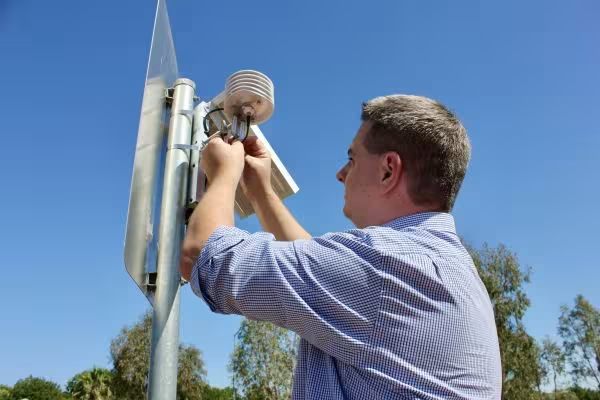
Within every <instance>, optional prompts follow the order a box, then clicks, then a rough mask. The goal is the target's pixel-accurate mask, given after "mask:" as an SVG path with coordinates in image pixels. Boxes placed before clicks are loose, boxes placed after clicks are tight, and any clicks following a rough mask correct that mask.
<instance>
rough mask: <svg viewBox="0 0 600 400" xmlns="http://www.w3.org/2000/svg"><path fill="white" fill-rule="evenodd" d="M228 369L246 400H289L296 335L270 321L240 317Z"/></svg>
mask: <svg viewBox="0 0 600 400" xmlns="http://www.w3.org/2000/svg"><path fill="white" fill-rule="evenodd" d="M236 337H237V339H238V342H237V343H236V345H235V347H234V350H233V353H232V355H231V361H230V364H229V369H230V371H232V373H233V377H234V389H239V390H240V392H242V393H244V395H245V397H246V399H248V400H259V399H260V400H271V399H290V398H291V393H292V375H293V372H294V367H295V362H296V347H297V340H296V336H295V335H294V334H292V333H291V332H290V331H288V330H286V329H283V328H280V327H278V326H275V325H273V324H272V323H269V322H259V321H252V320H249V319H244V320H242V323H241V326H240V329H239V331H238V333H237V335H236Z"/></svg>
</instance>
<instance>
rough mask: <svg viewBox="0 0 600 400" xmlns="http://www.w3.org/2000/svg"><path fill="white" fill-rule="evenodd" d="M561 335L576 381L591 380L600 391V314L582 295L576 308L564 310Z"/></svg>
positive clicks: (559, 329) (560, 327)
mask: <svg viewBox="0 0 600 400" xmlns="http://www.w3.org/2000/svg"><path fill="white" fill-rule="evenodd" d="M558 333H559V334H560V336H561V337H562V339H563V345H564V348H565V352H566V354H567V359H568V360H569V364H570V366H571V372H572V373H573V375H574V377H575V380H576V381H577V382H579V381H585V380H589V379H591V380H593V381H595V383H596V384H597V385H598V388H599V389H600V311H599V310H598V309H597V308H595V307H594V306H593V305H592V304H591V303H590V302H589V301H587V300H586V299H585V298H584V297H583V296H581V295H578V296H577V297H576V298H575V306H574V307H573V308H569V307H568V306H566V305H563V306H562V307H561V315H560V317H559V320H558Z"/></svg>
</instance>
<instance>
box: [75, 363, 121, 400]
mask: <svg viewBox="0 0 600 400" xmlns="http://www.w3.org/2000/svg"><path fill="white" fill-rule="evenodd" d="M112 377H113V375H112V372H111V371H109V370H107V369H104V368H93V369H91V370H87V371H83V372H81V373H79V374H77V375H75V376H74V377H73V378H71V379H70V380H69V382H68V383H67V393H68V394H70V395H71V397H72V398H73V400H110V399H112V398H113V393H112Z"/></svg>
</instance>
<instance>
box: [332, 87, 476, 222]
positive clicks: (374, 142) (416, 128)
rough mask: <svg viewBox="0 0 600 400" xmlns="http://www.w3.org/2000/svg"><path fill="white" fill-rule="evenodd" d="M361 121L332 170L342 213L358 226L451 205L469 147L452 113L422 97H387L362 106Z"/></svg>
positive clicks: (469, 151)
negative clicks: (341, 188) (341, 190)
mask: <svg viewBox="0 0 600 400" xmlns="http://www.w3.org/2000/svg"><path fill="white" fill-rule="evenodd" d="M362 121H363V123H362V125H361V127H360V129H359V131H358V133H357V134H356V137H355V138H354V140H353V142H352V145H351V146H350V149H349V150H348V156H349V160H348V163H347V164H346V165H345V166H344V167H343V168H342V169H341V170H340V171H339V172H338V173H337V175H336V176H337V178H338V180H339V181H340V182H342V183H344V185H345V186H346V193H345V201H346V203H345V206H344V213H345V214H346V216H347V217H348V218H350V219H351V220H352V221H353V222H354V223H355V224H356V226H358V227H364V226H368V225H379V224H382V223H385V222H388V221H390V220H392V219H394V218H397V217H400V216H403V215H408V214H412V213H415V212H423V211H445V212H448V211H450V210H451V209H452V207H453V205H454V201H455V200H456V196H457V195H458V191H459V189H460V186H461V184H462V181H463V179H464V177H465V174H466V171H467V165H468V163H469V159H470V155H471V145H470V143H469V139H468V137H467V132H466V130H465V128H464V127H463V125H462V124H461V122H460V121H459V120H458V119H457V118H456V116H455V115H454V114H453V113H452V112H450V111H449V110H448V109H447V108H446V107H444V106H443V105H442V104H440V103H438V102H436V101H434V100H430V99H428V98H425V97H419V96H407V95H392V96H384V97H378V98H375V99H373V100H371V101H370V102H368V103H365V104H363V110H362Z"/></svg>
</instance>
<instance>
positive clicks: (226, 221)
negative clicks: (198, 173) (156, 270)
mask: <svg viewBox="0 0 600 400" xmlns="http://www.w3.org/2000/svg"><path fill="white" fill-rule="evenodd" d="M235 186H236V185H234V184H233V182H231V181H230V180H228V179H218V180H215V181H214V182H212V183H211V184H210V186H209V187H208V189H207V191H206V193H204V196H203V197H202V200H200V203H199V204H198V205H197V206H196V209H195V210H194V212H193V213H192V216H191V217H190V220H189V223H188V228H187V232H186V236H185V240H184V242H183V250H182V254H181V263H180V271H181V275H182V277H183V278H184V279H185V280H187V281H189V280H190V277H191V274H192V268H193V266H194V263H195V262H196V260H197V258H198V256H199V255H200V252H201V251H202V249H203V248H204V244H205V243H206V241H207V240H208V237H209V236H210V235H211V234H212V233H213V232H214V230H215V229H216V228H217V227H219V226H221V225H226V226H234V225H235V220H234V216H233V212H234V209H233V207H234V200H235Z"/></svg>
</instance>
